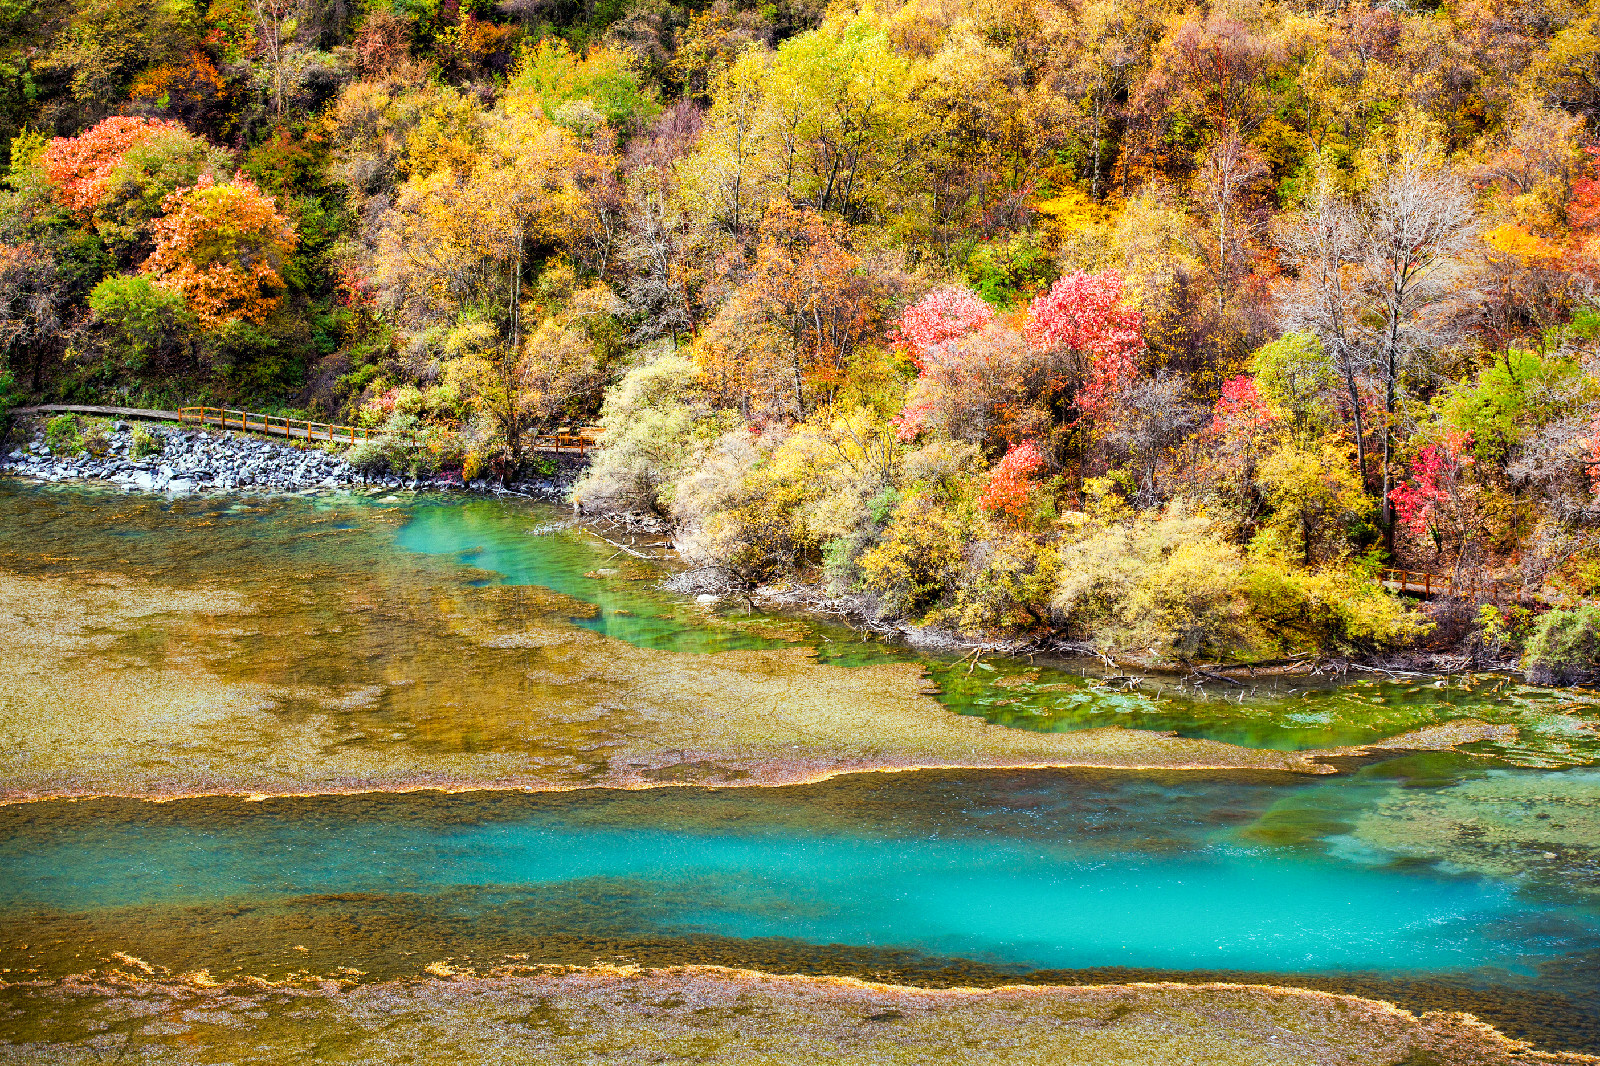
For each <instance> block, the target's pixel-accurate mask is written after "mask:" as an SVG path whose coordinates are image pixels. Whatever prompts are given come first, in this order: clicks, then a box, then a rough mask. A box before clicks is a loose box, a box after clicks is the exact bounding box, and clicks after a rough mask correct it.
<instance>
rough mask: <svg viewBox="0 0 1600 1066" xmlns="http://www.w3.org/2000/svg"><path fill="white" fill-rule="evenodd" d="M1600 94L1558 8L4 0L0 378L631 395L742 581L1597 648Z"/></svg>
mask: <svg viewBox="0 0 1600 1066" xmlns="http://www.w3.org/2000/svg"><path fill="white" fill-rule="evenodd" d="M1597 120H1600V4H1597V3H1591V4H1590V5H1589V6H1583V5H1581V4H1578V3H1574V2H1570V0H1527V2H1516V0H1453V2H1443V3H1436V4H1433V3H1426V2H1421V3H1403V2H1395V3H1384V4H1367V3H1354V4H1338V5H1316V4H1296V3H1281V4H1279V3H1270V2H1264V0H1231V2H1218V3H1210V4H1203V3H1184V2H1181V0H1126V2H1118V3H1111V2H1109V0H1067V2H1057V0H907V2H904V3H898V2H895V0H885V2H883V3H851V2H846V0H840V2H837V3H834V4H832V5H829V6H823V5H822V4H821V3H820V2H816V0H782V2H780V3H773V4H765V5H755V4H748V3H734V2H730V0H715V2H713V3H710V4H703V3H698V2H695V3H674V2H670V0H604V2H600V3H595V2H587V3H584V4H575V3H570V2H568V0H499V2H491V0H365V2H364V3H363V2H359V0H211V2H209V3H208V2H206V0H71V2H68V0H0V134H3V138H0V140H3V142H4V144H5V150H4V155H3V159H0V162H3V164H4V167H5V170H4V173H5V181H4V191H3V198H0V360H3V362H0V392H3V394H4V396H3V399H0V402H4V403H10V404H16V403H20V402H22V401H23V400H24V399H31V400H46V401H48V400H56V401H71V402H94V401H99V402H106V401H112V400H115V401H117V402H121V403H128V404H143V405H148V406H156V405H159V406H171V405H173V404H176V403H179V402H184V401H187V402H203V401H219V402H228V403H232V404H238V405H248V406H251V407H252V408H254V409H257V410H261V409H267V410H272V411H279V412H296V413H301V414H306V415H311V416H314V417H318V418H323V419H328V420H336V421H350V422H358V423H361V424H366V425H373V426H381V427H384V428H386V429H387V430H388V431H389V433H388V435H387V437H386V438H385V439H384V440H383V441H382V442H379V443H375V444H372V445H369V446H364V447H362V448H360V449H358V450H357V451H356V453H355V454H354V455H353V456H352V461H353V462H355V463H357V464H358V465H360V466H361V467H362V468H363V469H371V470H378V469H383V468H388V469H390V470H395V471H404V472H409V473H428V474H435V473H438V472H440V471H451V472H455V471H459V472H460V473H461V474H462V475H463V476H464V477H466V478H478V477H483V476H488V475H500V476H509V475H511V474H513V473H515V472H517V471H518V470H519V469H520V468H525V467H527V466H528V465H529V464H530V463H531V462H533V461H535V460H534V458H533V456H531V455H530V453H529V451H528V442H529V440H530V437H531V436H533V435H534V434H537V433H539V432H542V431H545V430H547V429H549V428H551V427H553V426H556V425H562V424H574V423H578V422H587V421H593V420H598V421H599V423H600V424H602V425H603V426H604V427H605V436H604V447H603V450H602V451H601V452H600V454H599V455H598V456H597V457H596V460H595V462H594V464H593V466H592V468H591V470H590V472H589V474H588V476H587V477H586V478H585V480H584V481H583V482H582V483H581V484H580V486H579V488H578V493H577V498H578V501H579V502H580V504H581V505H582V506H583V507H585V508H586V509H589V510H591V511H605V510H609V511H633V512H645V513H650V514H654V515H656V516H658V518H660V519H661V520H664V521H668V522H670V523H672V524H673V525H674V526H675V527H676V528H677V530H678V534H679V542H680V545H681V547H682V550H683V553H684V555H685V557H686V558H688V559H689V560H690V562H691V563H692V564H693V565H695V566H697V567H699V568H701V571H702V573H703V574H704V575H706V576H707V578H708V580H711V581H712V582H713V583H715V584H719V585H721V586H723V587H730V588H737V589H751V588H753V587H755V586H757V585H761V584H765V583H771V582H775V581H776V582H782V581H787V580H792V579H795V578H803V579H805V580H807V581H811V582H821V583H824V584H826V585H827V586H828V587H829V588H831V589H832V590H833V591H835V592H841V593H842V592H850V593H853V594H858V595H860V596H862V597H863V600H862V602H864V603H867V604H868V605H869V609H870V610H872V611H875V612H877V613H879V614H881V615H884V616H890V617H895V618H903V619H911V620H916V621H926V622H932V623H937V624H941V625H944V626H947V627H951V628H954V629H959V630H964V631H969V632H979V631H982V632H989V633H996V632H999V633H1018V632H1037V631H1051V632H1054V633H1057V634H1064V635H1066V636H1068V637H1074V638H1092V639H1095V640H1098V641H1100V642H1102V643H1104V644H1107V645H1110V646H1115V647H1118V648H1121V649H1124V650H1130V651H1133V652H1137V653H1139V654H1148V655H1150V656H1152V657H1156V658H1165V659H1173V658H1176V659H1190V658H1199V657H1232V656H1236V655H1251V656H1270V655H1276V654H1283V653H1290V652H1298V651H1305V650H1320V651H1340V652H1352V651H1353V652H1368V653H1371V652H1377V651H1382V650H1383V649H1387V648H1394V647H1400V646H1404V645H1407V644H1410V643H1412V642H1414V641H1416V640H1417V639H1419V638H1423V637H1427V639H1431V640H1434V641H1438V642H1445V643H1453V644H1459V642H1461V641H1462V640H1466V641H1468V642H1469V644H1470V645H1471V647H1472V648H1474V649H1475V650H1476V652H1479V653H1485V654H1489V655H1504V654H1509V653H1511V652H1514V651H1516V650H1517V649H1518V648H1520V647H1521V646H1522V645H1523V644H1524V643H1527V644H1528V646H1529V647H1530V648H1532V649H1533V650H1534V652H1535V654H1536V656H1539V655H1542V656H1545V659H1541V660H1540V662H1541V663H1544V664H1545V666H1546V667H1548V668H1549V669H1548V672H1549V675H1550V676H1552V677H1561V678H1564V679H1570V678H1573V677H1581V676H1583V675H1584V674H1585V672H1586V671H1587V670H1589V669H1590V668H1591V667H1592V666H1593V665H1594V658H1595V656H1596V654H1597V652H1596V650H1595V649H1597V648H1600V634H1597V633H1596V632H1595V630H1596V627H1597V626H1600V622H1597V621H1595V619H1594V616H1593V612H1592V611H1585V610H1584V609H1582V607H1581V601H1582V600H1584V599H1585V598H1586V597H1588V596H1589V595H1591V594H1592V593H1593V592H1595V590H1596V587H1597V585H1600V555H1597V554H1596V545H1597V538H1596V533H1597V528H1600V526H1597V523H1600V504H1597V501H1596V496H1595V489H1596V485H1597V482H1596V478H1597V477H1600V379H1597V377H1596V374H1597V368H1596V349H1595V339H1596V337H1597V336H1600V309H1597V308H1596V305H1595V300H1594V285H1593V282H1594V280H1595V278H1596V276H1597V272H1600V265H1597V261H1596V245H1595V237H1596V227H1597V226H1600V172H1597V170H1596V167H1597V165H1600V164H1597V159H1600V148H1596V147H1595V145H1594V137H1593V134H1594V133H1595V130H1596V122H1597ZM1385 565H1400V566H1406V567H1410V568H1413V569H1418V570H1426V571H1428V572H1430V573H1432V574H1435V575H1440V576H1442V577H1445V578H1452V579H1454V580H1455V581H1456V583H1457V588H1458V595H1457V596H1456V597H1454V598H1453V599H1452V600H1451V601H1450V602H1449V603H1447V604H1445V605H1443V606H1442V607H1439V608H1437V609H1435V610H1434V611H1433V617H1432V618H1431V619H1428V618H1424V617H1422V615H1421V614H1420V613H1419V612H1417V611H1416V610H1413V609H1409V608H1406V607H1404V606H1402V605H1401V604H1400V603H1399V602H1398V601H1396V600H1395V599H1394V598H1392V597H1391V596H1389V595H1388V594H1386V593H1385V592H1384V591H1383V590H1382V588H1381V587H1380V586H1379V584H1378V583H1377V581H1376V577H1377V575H1378V571H1379V569H1380V568H1381V567H1383V566H1385ZM1529 597H1533V599H1529ZM1519 602H1520V603H1521V604H1522V605H1519ZM1541 603H1542V604H1544V605H1550V604H1554V605H1556V606H1557V607H1558V608H1559V609H1558V610H1556V611H1554V612H1551V613H1548V614H1545V615H1544V616H1543V617H1542V618H1538V617H1535V611H1537V610H1538V609H1540V604H1541ZM1529 604H1531V605H1532V606H1531V607H1530V606H1528V605H1529ZM1540 649H1543V650H1540ZM1546 659H1548V660H1549V661H1548V662H1546Z"/></svg>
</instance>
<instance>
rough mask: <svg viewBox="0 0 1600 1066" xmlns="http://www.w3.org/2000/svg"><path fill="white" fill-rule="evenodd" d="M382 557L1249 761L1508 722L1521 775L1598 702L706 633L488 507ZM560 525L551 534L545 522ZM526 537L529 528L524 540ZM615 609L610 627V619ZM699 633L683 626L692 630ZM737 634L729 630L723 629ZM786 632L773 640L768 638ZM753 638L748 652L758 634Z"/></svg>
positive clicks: (589, 558)
mask: <svg viewBox="0 0 1600 1066" xmlns="http://www.w3.org/2000/svg"><path fill="white" fill-rule="evenodd" d="M409 513H410V520H409V521H408V522H407V524H406V525H405V526H403V527H402V528H401V529H400V530H399V532H398V534H397V535H396V538H395V539H396V543H398V544H399V545H400V546H401V547H403V548H407V549H410V550H413V551H417V552H424V553H430V554H441V555H452V556H454V557H455V558H456V559H458V560H459V561H461V562H463V563H466V564H467V565H470V566H473V567H476V568H480V569H483V570H485V571H489V572H490V573H491V574H492V575H494V577H493V578H492V579H493V580H500V581H504V582H507V583H511V584H526V585H541V586H545V587H548V588H552V589H555V590H557V591H559V592H561V593H564V594H566V595H569V596H573V597H575V598H578V599H582V600H584V601H586V602H589V603H593V604H596V605H597V606H598V607H600V609H601V611H600V614H599V615H598V616H597V617H595V618H593V619H589V620H584V621H580V622H579V623H578V624H580V625H584V626H587V627H589V628H593V629H595V630H597V631H599V632H603V633H605V634H607V635H608V636H612V637H616V638H618V639H621V640H626V641H628V642H629V643H634V644H639V645H642V646H647V647H661V648H671V649H673V650H679V651H717V650H723V649H727V648H734V647H760V646H767V645H768V644H770V638H771V636H772V635H779V634H781V635H783V636H786V637H788V638H789V639H799V640H802V641H804V642H805V643H807V644H809V645H812V646H814V647H815V648H816V650H817V657H818V659H819V660H821V661H822V662H827V663H837V664H840V665H855V664H863V663H878V662H884V661H886V660H887V661H905V660H907V659H910V660H913V661H916V662H918V663H920V664H922V665H923V666H924V667H925V668H926V670H927V671H928V675H929V678H930V679H931V680H932V681H933V682H934V684H935V685H936V686H937V690H938V691H937V695H938V698H939V700H940V702H941V703H943V704H944V705H945V706H947V707H949V708H950V709H951V710H954V711H958V712H960V713H962V714H972V715H978V716H981V717H983V718H986V719H987V720H989V721H991V722H995V723H997V724H1001V725H1007V726H1012V727H1016V728H1021V729H1030V730H1039V731H1046V732H1067V731H1072V730H1078V729H1089V728H1094V727H1097V726H1106V725H1120V726H1126V727H1129V728H1133V729H1150V730H1171V731H1174V732H1176V733H1177V734H1178V735H1180V736H1189V737H1202V738H1206V739H1210V740H1220V741H1223V742H1225V743H1229V744H1240V745H1243V746H1246V747H1252V748H1272V749H1277V750H1283V751H1300V750H1306V749H1311V748H1330V747H1340V746H1349V745H1356V744H1362V743H1367V742H1370V741H1374V740H1379V739H1383V738H1385V737H1391V736H1395V735H1398V734H1401V733H1405V732H1409V731H1410V730H1413V729H1417V728H1420V727H1422V726H1427V725H1432V724H1435V723H1438V722H1442V721H1449V720H1451V719H1456V718H1481V719H1484V720H1486V721H1490V722H1495V723H1506V724H1513V725H1516V726H1518V727H1519V729H1521V730H1522V733H1523V736H1522V738H1521V740H1520V741H1519V742H1515V743H1510V744H1497V745H1492V746H1490V749H1489V750H1494V751H1496V752H1497V753H1499V754H1503V755H1506V756H1508V757H1511V758H1513V759H1515V760H1517V761H1519V762H1522V763H1525V764H1529V765H1567V764H1574V763H1576V764H1582V763H1587V762H1590V761H1593V760H1595V759H1596V758H1600V732H1597V731H1596V729H1595V728H1594V727H1595V725H1596V723H1600V701H1596V700H1595V699H1593V698H1592V697H1591V696H1589V695H1587V694H1575V693H1573V692H1571V691H1560V692H1558V691H1551V690H1545V689H1536V688H1531V687H1527V686H1520V685H1507V684H1506V682H1505V679H1503V678H1499V677H1493V676H1485V677H1482V678H1470V677H1453V678H1448V679H1443V680H1439V681H1433V680H1426V681H1421V682H1414V681H1406V682H1394V681H1384V680H1375V679H1370V678H1357V679H1356V680H1355V681H1353V682H1346V683H1338V684H1336V683H1332V682H1330V681H1324V680H1317V679H1307V678H1263V679H1262V680H1260V681H1251V682H1248V683H1247V684H1245V685H1244V686H1242V687H1240V688H1231V687H1228V686H1219V685H1216V684H1212V685H1210V686H1207V687H1206V688H1205V689H1202V688H1195V687H1190V686H1186V685H1184V684H1183V683H1182V682H1181V680H1180V679H1178V678H1170V677H1169V678H1154V679H1151V680H1149V681H1147V682H1146V683H1144V684H1140V685H1125V684H1105V683H1102V682H1101V681H1100V680H1099V677H1098V676H1097V675H1098V674H1099V673H1100V672H1101V671H1098V670H1094V669H1092V668H1091V666H1090V664H1088V663H1066V662H1048V661H1038V662H1018V661H1012V660H1005V659H989V660H982V661H980V662H978V663H976V664H974V663H973V662H972V661H971V660H967V659H962V660H960V661H955V657H953V656H940V655H930V654H925V653H912V652H909V651H907V650H905V649H903V648H900V647H896V646H893V645H886V644H884V643H882V642H879V641H876V640H871V639H863V638H861V637H860V636H858V635H856V634H853V633H851V632H849V631H848V630H844V629H842V628H840V627H830V626H823V625H818V624H816V623H810V622H798V623H797V622H796V621H795V620H793V619H784V620H779V619H774V618H771V617H764V616H760V615H754V616H749V617H743V616H741V615H739V614H736V613H733V612H731V611H724V612H723V613H722V614H721V615H720V616H719V618H718V626H717V628H708V627H707V626H706V625H705V624H704V622H705V619H704V616H701V617H699V618H697V617H696V616H695V614H694V612H692V611H686V610H685V609H684V608H683V607H682V606H681V601H675V600H674V599H673V598H671V597H666V596H663V595H662V594H661V593H659V592H658V591H657V590H655V589H654V588H653V587H651V586H652V585H653V584H654V583H653V582H652V581H651V580H650V576H651V571H650V569H649V568H648V566H647V565H641V564H639V563H638V562H637V561H635V560H633V559H631V558H629V557H628V556H626V555H624V554H621V553H618V552H616V551H615V549H611V548H610V547H609V546H605V548H604V550H605V551H606V552H608V553H609V556H610V557H609V558H608V559H606V560H605V562H604V564H603V566H601V567H600V568H599V569H601V570H604V569H611V568H618V569H617V573H615V574H608V575H604V576H602V577H601V578H600V580H598V581H597V580H595V579H594V578H586V577H584V576H583V574H584V573H585V572H586V571H587V572H589V573H593V572H594V571H595V569H596V564H595V562H594V560H595V552H596V548H595V547H594V545H595V544H596V543H597V542H596V541H595V540H594V539H592V538H584V537H582V536H581V535H580V534H575V533H573V532H570V531H556V532H551V533H546V534H544V535H541V536H533V537H530V536H529V535H528V530H529V528H530V522H529V519H528V517H527V514H526V513H525V512H523V511H522V510H521V509H519V508H514V507H507V506H506V505H505V504H502V503H498V502H494V501H483V500H469V501H465V502H461V501H449V502H440V501H431V502H423V503H421V504H419V505H417V506H415V507H413V508H412V509H411V510H410V512H409ZM551 524H553V525H556V526H559V525H560V523H551ZM534 528H537V526H534ZM619 611H621V612H623V613H621V614H619V613H618V612H619ZM697 622H698V623H699V624H696V623H697ZM741 624H743V625H744V626H745V628H744V630H743V631H738V630H730V629H729V628H727V627H730V626H736V625H741ZM779 624H781V625H784V626H787V627H788V628H787V629H777V628H775V626H777V625H779ZM763 634H766V635H768V640H767V641H765V642H764V641H763V639H762V635H763Z"/></svg>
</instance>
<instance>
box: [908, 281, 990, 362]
mask: <svg viewBox="0 0 1600 1066" xmlns="http://www.w3.org/2000/svg"><path fill="white" fill-rule="evenodd" d="M993 318H994V308H992V307H990V306H989V305H988V304H987V303H985V302H984V299H983V297H981V296H979V295H978V294H977V293H975V292H973V291H972V290H971V289H969V288H967V287H965V286H963V285H951V286H948V287H946V288H943V289H935V290H934V291H932V292H930V293H928V294H927V295H926V296H924V297H923V298H922V299H920V300H918V301H917V302H916V303H914V304H912V305H911V306H910V307H907V308H906V309H905V311H904V312H902V313H901V315H900V322H899V324H898V325H897V326H896V327H895V329H894V331H893V332H892V334H891V339H892V340H894V341H895V342H896V343H897V344H898V345H899V346H900V348H901V349H902V350H903V351H905V352H906V353H907V354H908V355H910V357H911V361H912V362H913V363H915V364H916V365H917V369H918V370H922V369H924V368H925V367H926V366H927V363H928V360H929V359H931V358H934V357H935V356H936V355H939V354H949V353H950V351H951V350H952V347H951V346H952V344H953V343H954V342H955V341H959V340H961V339H962V338H963V337H967V336H970V335H971V334H973V333H976V332H977V331H978V330H980V329H982V328H983V327H984V326H987V325H988V324H989V322H990V321H991V320H992V319H993Z"/></svg>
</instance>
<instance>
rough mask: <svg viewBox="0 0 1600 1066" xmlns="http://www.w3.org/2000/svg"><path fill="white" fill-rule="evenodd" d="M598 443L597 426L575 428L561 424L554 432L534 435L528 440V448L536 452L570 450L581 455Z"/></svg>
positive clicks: (598, 431)
mask: <svg viewBox="0 0 1600 1066" xmlns="http://www.w3.org/2000/svg"><path fill="white" fill-rule="evenodd" d="M599 443H600V427H599V426H579V427H578V428H577V429H571V428H568V427H566V426H563V427H561V428H560V429H558V430H556V431H555V432H554V433H541V434H539V435H538V436H536V437H534V438H533V439H532V440H531V441H530V442H529V444H528V448H529V450H530V451H536V452H571V453H573V454H575V455H583V454H584V453H586V452H588V451H589V450H590V449H592V448H595V447H598V446H599Z"/></svg>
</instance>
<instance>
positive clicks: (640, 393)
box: [573, 354, 725, 514]
mask: <svg viewBox="0 0 1600 1066" xmlns="http://www.w3.org/2000/svg"><path fill="white" fill-rule="evenodd" d="M699 392H700V388H699V381H698V374H697V372H696V370H695V366H694V364H693V363H691V362H690V361H689V360H687V359H685V358H683V357H682V356H680V355H673V354H667V355H662V356H660V357H658V358H656V359H654V360H652V361H651V362H648V363H645V364H644V365H643V366H639V367H635V368H634V369H633V370H630V371H628V373H627V375H626V376H625V377H624V378H623V379H622V382H621V383H620V384H619V385H618V386H617V387H616V388H614V389H612V390H611V392H610V393H609V394H608V395H607V396H606V401H605V407H604V409H603V411H602V413H601V416H600V426H601V429H602V430H603V432H602V435H601V437H600V448H599V450H598V451H596V452H595V454H594V457H593V459H592V460H591V461H590V463H589V469H588V471H587V472H586V473H585V474H584V476H583V479H582V480H581V481H579V482H578V485H577V487H576V488H575V489H574V490H573V498H574V499H575V500H577V501H578V503H579V504H581V505H582V506H583V507H584V508H585V509H587V510H599V511H646V512H655V513H657V514H665V513H666V511H667V509H668V507H669V506H670V504H671V502H672V500H671V497H672V483H673V481H674V480H675V479H676V478H678V477H679V476H680V475H682V474H683V473H684V472H685V471H686V470H688V469H690V468H691V467H692V466H693V465H694V463H695V462H696V461H697V460H698V459H699V458H700V457H701V456H702V455H704V453H705V452H706V450H707V449H708V448H709V447H710V446H711V444H712V442H713V441H714V440H716V438H717V436H718V435H719V433H720V432H721V430H722V429H723V428H725V427H724V426H723V425H722V422H721V421H719V420H718V419H716V418H715V417H714V416H713V415H712V414H711V412H710V411H709V410H708V409H707V408H706V405H705V404H704V402H703V401H702V400H701V399H700V396H699Z"/></svg>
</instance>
